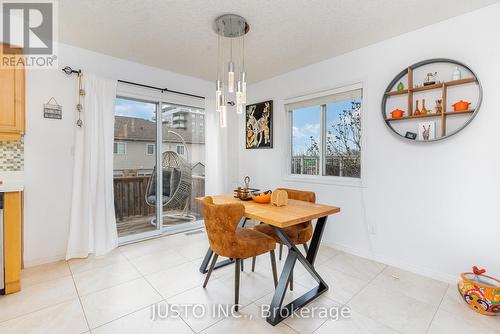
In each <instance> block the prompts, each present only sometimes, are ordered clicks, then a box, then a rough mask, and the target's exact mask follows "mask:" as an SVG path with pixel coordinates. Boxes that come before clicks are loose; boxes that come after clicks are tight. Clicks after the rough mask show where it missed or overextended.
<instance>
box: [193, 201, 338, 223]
mask: <svg viewBox="0 0 500 334" xmlns="http://www.w3.org/2000/svg"><path fill="white" fill-rule="evenodd" d="M211 197H212V198H213V200H214V204H228V203H240V204H243V206H244V207H245V217H247V218H250V219H255V220H256V221H259V222H263V223H266V224H269V225H273V226H276V227H281V228H283V227H288V226H293V225H297V224H300V223H303V222H307V221H310V220H313V219H317V218H321V217H325V216H329V215H331V214H334V213H337V212H340V208H337V207H335V206H331V205H324V204H315V203H310V202H304V201H296V200H293V199H289V200H288V205H286V206H282V207H277V206H274V205H272V204H270V203H267V204H260V203H256V202H254V201H241V200H239V199H237V198H234V197H233V195H218V196H211ZM203 198H204V197H198V198H196V201H197V202H201V201H202V200H203Z"/></svg>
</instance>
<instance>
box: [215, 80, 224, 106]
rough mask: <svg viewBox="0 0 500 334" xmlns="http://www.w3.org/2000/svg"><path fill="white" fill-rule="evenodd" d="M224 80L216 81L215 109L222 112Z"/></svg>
mask: <svg viewBox="0 0 500 334" xmlns="http://www.w3.org/2000/svg"><path fill="white" fill-rule="evenodd" d="M222 103H223V99H222V81H220V80H217V81H216V82H215V109H216V110H217V111H219V112H220V107H221V106H222Z"/></svg>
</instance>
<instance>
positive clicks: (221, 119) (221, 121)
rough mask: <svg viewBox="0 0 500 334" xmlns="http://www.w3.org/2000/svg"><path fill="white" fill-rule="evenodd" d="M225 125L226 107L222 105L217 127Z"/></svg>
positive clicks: (222, 127)
mask: <svg viewBox="0 0 500 334" xmlns="http://www.w3.org/2000/svg"><path fill="white" fill-rule="evenodd" d="M226 126H227V107H226V106H222V107H221V110H220V112H219V127H220V128H221V129H224V128H225V127H226Z"/></svg>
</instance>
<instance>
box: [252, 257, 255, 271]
mask: <svg viewBox="0 0 500 334" xmlns="http://www.w3.org/2000/svg"><path fill="white" fill-rule="evenodd" d="M254 271H255V256H254V257H252V272H254Z"/></svg>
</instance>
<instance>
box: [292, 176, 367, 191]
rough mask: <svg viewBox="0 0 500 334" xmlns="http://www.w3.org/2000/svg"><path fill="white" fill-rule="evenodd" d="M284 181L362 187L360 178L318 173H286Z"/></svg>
mask: <svg viewBox="0 0 500 334" xmlns="http://www.w3.org/2000/svg"><path fill="white" fill-rule="evenodd" d="M282 180H283V181H285V182H298V183H314V184H325V185H336V186H341V187H355V188H362V187H363V181H362V179H361V178H359V179H358V178H353V177H340V176H319V175H293V174H288V175H285V176H284V177H283V178H282Z"/></svg>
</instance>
